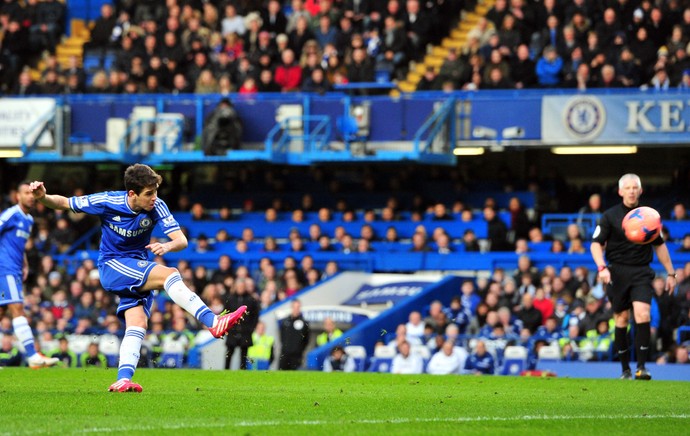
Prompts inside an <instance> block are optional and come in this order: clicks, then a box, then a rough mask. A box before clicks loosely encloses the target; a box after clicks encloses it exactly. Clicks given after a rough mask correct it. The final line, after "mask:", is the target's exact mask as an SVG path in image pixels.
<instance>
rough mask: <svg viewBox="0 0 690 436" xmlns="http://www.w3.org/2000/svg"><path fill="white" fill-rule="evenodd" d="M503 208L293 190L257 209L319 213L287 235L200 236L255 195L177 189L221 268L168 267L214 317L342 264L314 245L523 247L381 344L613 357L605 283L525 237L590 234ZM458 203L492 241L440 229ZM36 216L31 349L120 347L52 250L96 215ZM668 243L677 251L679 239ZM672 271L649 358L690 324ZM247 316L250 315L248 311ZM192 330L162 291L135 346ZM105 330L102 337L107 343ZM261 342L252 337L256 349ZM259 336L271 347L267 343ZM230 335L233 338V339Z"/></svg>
mask: <svg viewBox="0 0 690 436" xmlns="http://www.w3.org/2000/svg"><path fill="white" fill-rule="evenodd" d="M68 185H69V183H68ZM83 192H84V191H83V190H82V189H81V188H77V189H75V190H74V191H73V192H72V194H74V195H82V194H83ZM597 198H598V195H594V196H592V199H597ZM13 201H14V195H13V193H12V192H9V193H8V195H7V196H6V197H4V198H3V202H2V207H1V209H2V210H4V209H6V208H7V207H8V206H10V205H11V204H13ZM509 204H510V206H509V208H508V209H507V210H506V211H504V212H507V213H508V214H509V216H510V219H509V222H504V221H503V220H501V219H500V218H498V215H497V214H496V210H495V209H496V204H495V201H493V199H492V198H486V199H485V200H484V201H483V203H482V204H478V205H469V204H464V203H463V202H461V201H457V202H455V203H454V204H445V203H443V202H438V201H432V202H427V201H424V200H423V198H422V199H418V197H414V199H413V200H412V202H411V203H410V204H404V205H403V206H402V207H401V205H400V201H399V200H398V199H396V198H395V197H391V198H390V199H389V200H388V201H387V202H386V203H385V204H380V205H379V207H372V208H371V209H367V210H351V209H349V208H347V207H345V206H343V205H342V204H341V205H340V206H336V207H335V208H334V209H331V208H330V207H329V206H327V205H322V204H319V203H318V202H317V201H315V200H314V198H313V197H312V196H311V195H310V194H302V195H301V199H300V202H299V204H295V205H292V206H291V205H289V204H288V203H287V202H282V201H280V200H276V201H274V202H272V203H271V206H269V207H266V208H265V209H264V210H261V211H259V212H258V213H259V214H260V215H262V219H263V220H266V221H267V222H275V223H279V222H281V221H282V222H286V221H287V222H290V223H294V224H297V223H300V222H302V223H303V222H304V220H305V215H306V214H307V213H309V214H312V215H309V216H312V217H316V218H313V222H312V224H311V225H310V226H309V231H308V232H305V233H300V232H299V230H297V229H295V228H292V229H290V231H289V232H288V233H287V234H280V235H275V237H266V238H259V237H257V236H256V235H255V234H254V233H253V231H252V229H251V227H245V228H243V229H242V230H241V235H240V236H238V237H236V238H233V239H230V237H229V232H228V231H227V230H225V231H224V229H222V228H221V230H219V231H218V232H217V233H216V234H211V235H208V236H207V235H203V229H205V228H207V227H208V226H209V225H210V224H212V223H213V224H216V223H219V222H221V223H222V222H227V223H228V226H230V225H234V226H238V225H239V224H237V223H233V221H232V217H233V216H234V217H235V218H237V217H238V216H240V215H241V214H243V213H246V214H249V213H255V214H256V213H257V211H256V210H254V204H253V202H251V201H246V202H245V203H244V210H242V211H238V210H234V211H233V210H231V209H229V208H220V209H219V210H212V211H209V210H207V209H205V208H204V206H203V204H202V203H193V202H190V201H189V196H186V195H182V196H180V197H179V200H178V206H177V208H174V209H177V210H178V213H179V214H180V215H182V214H187V215H189V216H190V217H191V221H190V224H189V225H190V226H194V227H196V229H194V230H201V232H197V233H196V234H197V235H198V236H197V237H195V238H191V239H190V240H191V242H192V244H191V246H190V247H189V248H188V249H187V250H188V251H191V252H193V253H206V254H208V253H211V254H213V255H214V256H216V258H217V266H215V267H207V266H204V265H199V264H196V265H195V264H192V263H190V262H189V261H186V260H182V261H179V262H177V263H176V264H175V265H170V266H175V267H177V268H178V269H179V271H180V273H181V275H182V278H183V279H184V281H185V283H186V284H187V286H188V287H189V288H190V289H192V290H194V291H195V292H196V293H198V294H199V295H201V296H202V298H203V299H204V301H206V302H207V303H208V305H209V307H210V308H211V309H212V310H213V311H214V312H216V313H219V312H221V311H222V310H223V309H224V308H232V307H235V306H236V305H237V304H236V302H237V300H238V299H239V298H242V299H244V300H243V301H245V302H244V303H243V304H247V305H249V304H250V303H247V302H246V301H247V299H251V301H252V302H253V304H255V305H256V307H257V308H262V309H263V308H266V307H269V306H270V305H272V304H274V303H276V302H278V301H281V300H282V299H284V298H286V297H289V296H292V295H295V294H297V293H299V292H300V290H302V289H303V288H305V287H307V286H311V285H314V284H316V283H318V282H319V281H320V280H323V279H325V278H328V277H330V276H332V275H334V274H335V273H337V272H338V271H339V270H342V266H341V265H338V263H337V262H335V261H330V262H327V263H325V264H324V265H319V266H317V265H316V264H315V263H314V259H313V257H312V254H313V253H315V252H320V253H326V254H328V253H333V254H334V255H335V254H336V253H337V254H340V253H348V252H351V253H356V252H368V251H370V250H372V245H375V244H377V243H380V242H381V241H383V240H386V239H388V240H389V242H390V243H393V244H397V246H398V249H399V250H400V251H401V252H402V251H419V250H421V251H427V252H437V253H441V254H445V255H450V256H452V255H453V253H455V252H456V251H459V250H466V251H472V250H474V251H480V250H481V251H514V252H515V253H517V254H519V256H518V257H517V259H518V260H517V263H516V265H515V268H514V270H509V269H502V268H496V269H495V270H494V271H491V272H490V276H481V275H480V276H478V277H477V279H476V280H474V281H466V282H465V283H463V285H462V288H461V289H459V290H458V296H457V297H456V298H455V299H453V301H452V302H451V303H450V304H449V305H448V306H447V307H444V306H443V305H441V304H440V303H434V304H432V305H431V306H430V307H429V308H428V313H417V314H415V315H412V314H411V315H410V319H411V320H410V322H411V323H412V324H414V326H415V327H414V328H411V326H410V325H408V326H407V327H405V326H403V329H405V328H406V329H407V330H408V331H407V332H406V331H404V330H403V331H402V333H401V332H400V331H398V332H396V333H397V335H396V337H395V338H392V341H391V342H390V343H391V344H393V346H394V348H395V350H396V351H398V350H397V344H398V342H399V341H400V340H401V339H404V340H405V341H407V342H410V343H412V344H413V345H424V346H425V347H427V348H428V352H429V353H431V354H433V352H438V351H442V348H443V343H444V342H445V341H448V340H449V338H450V339H451V340H452V341H453V345H454V346H461V347H466V351H470V349H469V346H470V343H469V340H470V339H475V340H476V339H481V340H482V341H483V342H482V343H483V344H484V345H485V346H486V347H487V349H488V350H489V351H490V352H491V353H496V352H497V350H499V352H500V350H501V349H502V347H504V346H506V345H508V344H511V343H514V344H522V345H526V346H527V347H528V348H529V349H530V351H531V352H532V353H533V354H534V355H535V356H536V353H537V348H538V347H541V346H543V345H548V344H551V343H555V344H556V346H557V347H558V350H559V353H560V354H561V355H562V356H563V358H566V359H582V360H590V359H611V354H610V350H611V344H612V340H611V337H610V318H611V313H610V306H609V303H608V301H607V300H606V298H605V297H604V292H603V289H602V286H601V284H599V283H596V281H595V280H594V279H593V277H594V276H595V274H593V272H591V271H589V270H588V269H587V267H585V266H579V267H576V268H572V267H569V266H563V267H561V268H559V269H556V268H555V267H553V266H547V267H544V268H541V269H537V268H535V266H534V265H533V264H532V262H531V260H530V247H532V246H534V245H532V244H548V246H549V247H550V248H549V249H550V250H551V251H553V252H557V253H562V255H563V256H568V255H569V253H583V252H585V248H584V246H583V243H584V245H586V243H587V240H588V236H587V235H582V234H581V233H580V229H579V228H578V226H577V225H571V226H570V227H569V228H568V231H567V232H566V234H565V235H563V239H558V238H551V237H550V236H551V235H548V234H546V235H545V234H544V233H543V232H542V231H541V229H540V228H539V225H538V221H536V220H534V219H530V215H529V214H527V211H526V210H525V208H524V207H522V206H521V205H520V202H519V201H518V200H517V198H515V199H514V200H511V201H510V203H509ZM339 207H342V209H339ZM587 207H589V209H592V210H589V209H588V211H589V212H596V210H597V208H599V209H600V208H601V204H599V203H598V202H597V201H592V203H589V204H588V206H587ZM673 209H674V210H673V214H674V216H675V217H676V218H678V219H683V218H687V217H686V215H684V210H685V207H684V205H683V204H682V203H679V204H677V205H676V206H675V207H674V208H673ZM466 212H469V216H470V217H473V218H471V219H479V220H485V221H486V223H487V226H488V228H489V231H488V238H486V239H485V240H481V241H477V240H467V239H465V237H464V236H463V238H459V237H457V236H455V237H453V236H451V235H450V234H449V233H448V232H446V231H443V229H442V228H440V225H441V224H443V223H447V222H449V220H450V222H452V221H453V220H455V221H456V222H458V223H459V222H461V221H462V219H463V218H462V216H463V215H464V214H466ZM336 214H337V215H338V216H339V217H340V218H339V219H341V220H343V222H347V220H353V221H354V222H356V223H358V224H360V226H359V228H360V233H359V234H355V235H351V234H348V233H347V232H344V231H342V230H339V228H340V227H335V229H336V230H334V232H333V233H327V232H324V231H323V230H322V229H321V228H320V226H319V223H320V222H324V221H322V220H326V221H328V220H331V219H332V216H334V215H336ZM33 215H34V217H35V226H34V233H33V235H32V237H31V238H30V239H29V243H28V246H27V256H28V261H29V266H30V273H29V276H28V280H27V281H26V283H25V309H26V313H27V317H28V318H29V320H30V325H31V327H32V328H33V329H34V331H35V333H36V336H37V338H38V340H39V346H40V348H41V349H43V351H44V352H46V353H50V352H51V349H53V348H55V350H53V351H55V353H57V354H60V353H67V351H69V350H67V351H65V350H63V351H60V347H61V346H63V347H64V343H63V341H61V339H69V338H74V337H77V336H79V337H86V338H89V337H94V336H95V337H101V339H100V340H99V342H100V344H108V343H116V342H118V341H119V338H121V337H122V334H123V325H122V322H121V320H120V319H118V318H117V316H116V315H115V312H114V311H115V308H116V304H114V303H115V302H114V301H113V296H112V295H110V294H109V293H107V292H105V291H104V290H103V289H102V287H101V285H100V282H99V276H98V270H97V268H96V267H95V264H94V261H93V260H92V259H90V258H87V257H86V256H85V257H83V258H80V257H79V255H72V256H71V257H72V258H73V259H76V260H77V262H76V264H63V263H59V262H56V260H55V259H60V258H62V257H60V255H61V254H63V253H66V252H67V251H68V250H69V248H70V247H71V246H72V244H73V243H74V242H75V241H76V239H77V237H78V236H80V235H84V234H88V232H89V231H90V229H92V228H93V227H94V226H96V225H97V223H95V222H94V221H93V220H92V219H91V218H89V217H88V216H85V215H83V214H75V213H72V212H59V211H53V210H49V209H46V208H45V207H44V206H42V205H41V204H37V205H36V206H35V210H34V211H33ZM400 215H404V216H406V217H408V218H407V219H410V220H417V219H421V218H422V217H424V219H425V221H424V224H430V225H431V228H432V229H433V231H427V230H426V227H425V226H424V225H420V226H419V227H418V228H416V230H415V232H414V234H413V236H411V237H410V238H409V239H402V240H401V239H400V238H396V237H395V235H394V233H395V228H396V225H397V224H399V223H402V222H405V221H401V220H398V219H397V217H399V216H400ZM377 222H386V223H389V224H390V226H389V228H391V229H393V230H391V231H390V232H387V233H386V234H385V235H383V234H381V235H377V234H375V233H374V232H372V231H371V224H372V223H377ZM421 223H422V222H421V221H420V224H421ZM437 225H438V226H439V228H438V229H436V226H437ZM221 227H222V226H221ZM189 230H190V229H186V230H185V231H187V232H189ZM235 230H237V229H235ZM233 232H234V233H237V232H236V231H233ZM509 235H510V236H509ZM684 239H687V238H684ZM583 240H584V242H583ZM224 242H225V243H230V244H231V246H232V247H233V248H231V249H229V250H227V251H226V250H222V249H218V250H216V251H214V250H213V247H214V245H216V246H218V247H220V246H223V245H222V244H223V243H224ZM225 247H227V245H225ZM688 249H690V248H688ZM558 250H560V251H558ZM678 250H686V248H685V247H683V246H682V245H681V246H679V247H678ZM251 251H255V252H258V253H266V254H269V253H271V254H274V253H278V254H284V256H279V257H278V258H279V259H281V261H280V262H276V261H271V260H270V259H269V258H268V257H266V258H263V259H262V260H261V262H260V263H259V266H258V268H257V269H255V270H253V269H249V268H248V267H247V266H245V265H242V264H239V263H241V262H239V261H240V260H241V259H242V256H244V255H245V253H247V252H251ZM216 254H217V255H216ZM183 257H185V256H183ZM157 261H158V262H161V263H165V262H166V260H165V258H158V259H157ZM238 264H239V265H238ZM677 274H678V287H677V289H676V290H675V291H674V293H673V295H668V294H667V293H664V292H663V280H657V281H656V282H655V291H656V296H655V299H654V302H653V305H652V307H653V310H652V314H653V315H652V328H653V332H654V335H655V336H654V337H655V341H654V342H653V344H654V347H655V353H653V356H654V358H655V359H660V360H664V361H669V362H673V361H675V359H676V358H677V357H676V356H677V353H682V350H681V351H678V349H679V348H681V349H683V350H685V349H686V348H687V347H686V345H685V344H677V343H676V341H675V340H674V336H673V335H674V331H675V329H676V328H678V327H679V326H681V325H686V326H690V264H688V265H685V266H684V267H680V268H679V269H678V271H677ZM656 285H660V286H656ZM424 310H425V311H426V310H427V309H424ZM255 312H256V313H258V310H256V311H255ZM253 322H254V323H255V322H256V320H254V321H253ZM259 325H260V323H259ZM200 327H201V326H199V325H198V323H197V322H196V320H195V319H193V318H191V317H189V316H186V314H185V313H184V312H183V311H182V310H181V309H179V308H178V307H177V306H175V305H173V304H171V301H170V300H169V299H168V298H167V296H166V295H165V293H160V294H158V295H157V297H156V301H155V304H154V309H153V313H152V316H151V320H150V325H149V332H148V335H147V339H146V342H145V344H146V345H147V346H148V348H147V350H148V351H149V354H145V355H144V358H145V359H148V360H147V362H154V364H160V365H163V364H162V363H161V362H160V360H159V358H160V356H161V354H162V351H163V348H165V347H167V346H170V347H172V348H175V349H178V350H180V349H181V350H185V351H189V349H190V348H191V347H193V345H194V340H195V337H196V334H197V332H198V331H199V330H200ZM262 328H263V326H261V327H257V329H262ZM399 329H400V327H399ZM201 330H203V329H201ZM409 330H412V331H411V332H410V331H409ZM11 332H12V325H11V321H10V318H9V317H8V316H7V314H4V316H3V317H2V318H0V333H2V334H4V335H5V336H11ZM252 333H253V332H252V331H251V330H247V331H245V332H243V334H244V335H245V336H252ZM254 334H256V332H254ZM103 337H105V338H109V339H108V340H103V339H102V338H103ZM260 338H261V334H259V336H258V337H257V338H256V340H255V344H257V341H259V339H260ZM267 341H268V342H267V343H269V344H272V341H271V340H270V339H267ZM232 343H233V344H234V343H235V342H232ZM237 343H238V344H241V341H238V342H237ZM4 345H6V344H4ZM10 345H11V344H10ZM229 345H232V344H230V343H229ZM472 345H473V346H474V342H473V343H472ZM89 346H90V344H89V343H84V344H82V348H83V350H82V351H83V353H82V355H81V356H73V357H70V356H67V357H65V359H67V360H66V361H69V362H70V363H69V364H72V362H77V360H76V358H77V357H79V359H80V360H82V364H93V365H103V362H105V364H106V365H111V366H112V365H113V364H114V362H110V361H108V359H107V358H106V359H105V360H103V358H101V357H99V354H98V352H99V349H98V347H95V348H94V347H91V348H92V350H91V351H93V353H92V355H89V354H84V353H88V348H89ZM239 346H241V345H239ZM233 347H234V346H233ZM262 347H264V349H263V351H261V353H260V354H261V355H264V356H267V355H269V356H272V355H273V352H275V353H276V354H277V353H278V352H279V350H275V351H272V350H271V349H270V348H271V347H267V346H266V344H265V343H264V344H263V345H262ZM106 351H107V350H106ZM247 352H249V355H250V356H252V355H254V354H253V353H255V352H256V350H243V353H247ZM12 353H16V351H14V352H13V351H11V349H10V350H4V349H3V350H2V351H0V361H2V362H4V363H5V364H9V363H11V362H15V360H12V356H13V355H14V354H12ZM431 354H430V355H431ZM494 355H495V356H496V359H497V360H498V359H499V358H500V356H499V355H498V354H494ZM82 356H87V357H83V359H87V360H86V361H83V359H82ZM89 356H90V357H89ZM5 357H7V359H5ZM63 357H64V356H63ZM104 358H105V356H104ZM681 360H682V359H681ZM497 363H498V362H497ZM178 366H179V365H178Z"/></svg>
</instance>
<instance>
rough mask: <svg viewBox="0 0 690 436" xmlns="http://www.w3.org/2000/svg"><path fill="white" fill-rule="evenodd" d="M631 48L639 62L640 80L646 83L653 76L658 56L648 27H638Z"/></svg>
mask: <svg viewBox="0 0 690 436" xmlns="http://www.w3.org/2000/svg"><path fill="white" fill-rule="evenodd" d="M630 50H631V51H632V52H633V54H634V55H635V59H637V61H638V62H639V64H638V65H640V68H641V71H640V82H641V83H646V82H647V81H649V79H650V78H651V76H652V73H653V68H654V64H655V61H656V57H657V48H656V47H654V43H653V42H652V41H651V40H650V39H649V37H648V33H647V29H646V28H645V27H640V28H639V29H637V33H636V34H635V38H634V39H633V40H632V41H631V42H630Z"/></svg>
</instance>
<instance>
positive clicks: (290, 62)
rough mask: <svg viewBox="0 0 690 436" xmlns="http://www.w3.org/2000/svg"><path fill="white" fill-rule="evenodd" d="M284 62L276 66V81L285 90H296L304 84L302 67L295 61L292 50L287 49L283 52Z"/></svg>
mask: <svg viewBox="0 0 690 436" xmlns="http://www.w3.org/2000/svg"><path fill="white" fill-rule="evenodd" d="M282 57H283V63H282V64H281V65H279V66H278V67H277V68H276V74H275V79H274V80H275V82H276V83H277V84H278V85H280V88H281V89H282V91H283V92H288V91H295V90H297V89H299V87H300V85H301V84H302V67H300V66H299V64H296V63H295V54H294V53H293V51H292V50H289V49H288V50H285V51H283V54H282Z"/></svg>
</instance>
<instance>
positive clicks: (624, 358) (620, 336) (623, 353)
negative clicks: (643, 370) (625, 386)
mask: <svg viewBox="0 0 690 436" xmlns="http://www.w3.org/2000/svg"><path fill="white" fill-rule="evenodd" d="M614 342H615V344H616V348H618V359H620V361H621V366H622V367H623V371H630V350H628V328H627V327H616V337H615V339H614Z"/></svg>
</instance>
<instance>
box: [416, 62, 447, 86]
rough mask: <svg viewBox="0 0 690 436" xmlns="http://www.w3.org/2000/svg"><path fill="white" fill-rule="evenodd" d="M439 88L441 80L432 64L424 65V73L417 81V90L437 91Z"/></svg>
mask: <svg viewBox="0 0 690 436" xmlns="http://www.w3.org/2000/svg"><path fill="white" fill-rule="evenodd" d="M439 89H441V82H440V80H439V77H438V75H437V74H436V69H435V68H434V67H432V66H428V67H426V70H425V71H424V75H423V76H422V78H421V80H420V81H419V83H417V91H437V90H439Z"/></svg>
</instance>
